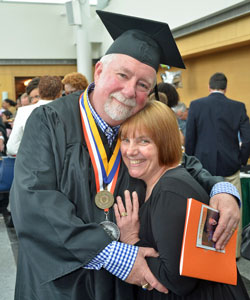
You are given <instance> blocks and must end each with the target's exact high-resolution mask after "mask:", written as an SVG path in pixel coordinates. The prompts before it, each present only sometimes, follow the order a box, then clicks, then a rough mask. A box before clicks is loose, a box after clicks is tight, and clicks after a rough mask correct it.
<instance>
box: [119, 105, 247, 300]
mask: <svg viewBox="0 0 250 300" xmlns="http://www.w3.org/2000/svg"><path fill="white" fill-rule="evenodd" d="M120 137H121V153H122V157H123V160H124V163H125V164H126V166H127V168H128V171H129V174H130V175H131V176H132V177H135V178H139V179H142V180H143V181H144V182H145V183H146V186H147V188H146V198H145V202H144V203H143V205H142V206H141V208H140V213H139V217H140V229H139V222H138V217H137V216H136V215H137V211H138V209H137V207H138V203H137V197H136V194H135V193H133V205H132V204H131V201H130V196H129V194H128V192H126V193H125V203H126V209H125V207H124V206H123V204H122V200H121V198H120V197H118V199H117V204H116V205H115V207H114V209H115V215H116V218H117V224H118V226H119V227H120V230H121V241H123V242H127V243H132V244H135V243H136V244H137V245H140V246H149V247H153V248H155V249H156V250H157V251H158V252H159V258H148V259H147V262H148V265H149V267H150V269H151V271H152V272H153V274H154V275H155V276H156V277H157V278H158V280H159V281H160V282H161V283H162V284H163V285H165V286H166V287H167V288H168V289H169V294H161V293H159V292H157V291H156V290H152V291H148V290H146V291H145V290H143V289H141V288H138V290H137V295H138V299H140V300H141V299H154V300H156V299H157V300H158V299H171V300H178V299H179V300H197V299H199V300H223V299H225V300H232V299H235V300H236V299H237V300H238V299H241V300H245V299H249V297H248V295H247V292H246V290H245V287H244V285H243V283H242V280H241V278H240V276H239V275H238V282H237V286H231V285H226V284H221V283H216V282H210V281H205V280H199V279H195V278H190V277H184V276H180V275H179V260H180V253H181V245H182V236H183V228H184V223H185V216H186V201H187V198H188V197H191V198H195V199H197V200H199V201H201V202H203V203H205V204H208V202H209V196H208V194H207V193H206V191H205V190H204V189H203V188H202V187H201V186H200V185H199V184H198V183H197V182H196V181H195V180H194V179H193V178H192V177H191V175H189V173H188V172H187V171H186V170H185V169H184V168H183V167H182V166H180V161H181V157H182V152H181V142H180V135H179V130H178V125H177V121H176V117H175V115H174V113H173V112H172V111H171V109H170V108H168V107H167V106H166V105H165V104H163V103H160V102H157V101H150V102H149V103H148V104H147V105H146V107H145V109H144V110H142V111H141V112H139V113H137V114H136V115H135V116H133V117H131V118H130V119H129V120H128V121H126V122H125V123H124V124H123V125H122V126H121V129H120ZM126 214H127V216H126ZM122 216H125V217H122ZM138 231H139V235H138Z"/></svg>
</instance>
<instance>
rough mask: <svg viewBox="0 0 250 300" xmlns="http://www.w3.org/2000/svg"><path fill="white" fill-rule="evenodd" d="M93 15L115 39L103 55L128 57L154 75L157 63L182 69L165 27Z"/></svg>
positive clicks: (111, 15)
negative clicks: (117, 54) (151, 68)
mask: <svg viewBox="0 0 250 300" xmlns="http://www.w3.org/2000/svg"><path fill="white" fill-rule="evenodd" d="M96 12H97V14H98V15H99V17H100V18H101V20H102V22H103V24H104V25H105V27H106V28H107V30H108V32H109V33H110V35H111V37H112V38H113V39H114V42H113V44H112V45H111V46H110V48H109V49H108V50H107V52H106V54H111V53H120V54H126V55H129V56H131V57H133V58H135V59H137V60H139V61H140V62H142V63H145V64H147V65H149V66H151V67H153V68H154V69H155V70H156V72H157V71H158V68H159V64H165V65H169V66H174V67H179V68H184V69H185V65H184V63H183V61H182V58H181V55H180V52H179V50H178V48H177V46H176V43H175V40H174V38H173V36H172V33H171V31H170V28H169V26H168V24H166V23H163V22H158V21H152V20H148V19H142V18H137V17H132V16H126V15H121V14H116V13H111V12H107V11H100V10H97V11H96Z"/></svg>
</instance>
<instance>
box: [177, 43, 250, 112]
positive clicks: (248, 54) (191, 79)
mask: <svg viewBox="0 0 250 300" xmlns="http://www.w3.org/2000/svg"><path fill="white" fill-rule="evenodd" d="M185 63H186V67H187V69H186V70H183V71H182V82H183V88H179V89H178V92H179V94H180V98H181V101H183V102H185V103H186V104H187V105H189V104H190V101H192V100H194V99H197V98H199V97H204V96H206V95H208V81H209V78H210V76H211V75H212V74H213V73H215V72H223V73H224V74H225V75H226V76H227V78H228V88H227V93H226V95H227V96H228V97H229V98H232V99H235V100H239V101H242V102H244V103H245V105H246V108H247V112H248V115H249V116H250V46H244V47H240V48H237V49H233V50H227V51H223V52H219V53H214V54H207V55H203V56H199V57H196V58H191V59H187V60H186V61H185Z"/></svg>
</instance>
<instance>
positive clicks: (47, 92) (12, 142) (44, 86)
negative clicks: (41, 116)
mask: <svg viewBox="0 0 250 300" xmlns="http://www.w3.org/2000/svg"><path fill="white" fill-rule="evenodd" d="M37 81H38V80H37ZM37 81H36V82H37ZM38 82H39V84H38V86H37V87H35V86H36V83H35V84H34V82H32V83H31V84H32V90H31V87H30V86H28V88H27V90H28V91H29V90H31V91H30V93H29V97H31V98H32V97H35V94H36V95H39V100H38V102H36V103H35V104H32V105H27V106H24V107H20V108H19V109H18V111H17V114H16V117H15V121H14V125H13V129H12V131H11V134H10V136H9V139H8V142H7V153H8V154H9V155H17V152H18V149H19V146H20V143H21V140H22V137H23V132H24V129H25V125H26V122H27V119H28V118H29V116H30V114H31V113H32V111H33V110H34V109H35V108H37V107H39V106H40V105H45V104H48V103H50V102H51V101H52V100H55V99H56V98H59V97H61V95H62V88H63V85H62V83H61V78H60V77H59V76H43V77H41V78H39V81H38ZM30 95H33V96H30ZM41 98H42V99H41ZM35 99H38V98H35ZM33 102H34V101H33Z"/></svg>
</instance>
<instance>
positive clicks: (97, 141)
mask: <svg viewBox="0 0 250 300" xmlns="http://www.w3.org/2000/svg"><path fill="white" fill-rule="evenodd" d="M87 92H88V89H86V90H85V92H84V94H82V95H81V97H80V99H79V105H80V111H81V119H82V128H83V134H84V138H85V141H86V144H87V148H88V151H89V155H90V158H91V163H92V166H93V170H94V174H95V182H96V192H97V194H96V195H95V205H96V206H97V207H98V208H100V209H102V210H103V211H104V215H105V217H106V218H105V221H103V222H101V223H100V225H101V226H102V227H103V229H104V230H105V232H106V233H107V234H108V235H109V236H110V238H111V239H112V240H113V241H118V240H119V238H120V230H119V228H118V226H117V225H116V224H115V223H113V222H111V221H109V220H108V214H109V208H110V207H112V206H113V204H114V196H113V194H114V191H115V186H116V182H117V178H118V173H119V168H120V162H121V151H120V139H118V140H117V142H116V146H115V149H114V152H113V154H112V156H111V158H110V159H109V160H108V157H107V154H106V150H105V147H104V145H103V142H102V139H101V136H100V134H99V130H98V128H97V126H96V123H95V121H94V118H93V116H92V113H91V110H90V107H89V103H88V98H87ZM104 186H105V187H104ZM104 189H105V190H104Z"/></svg>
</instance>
